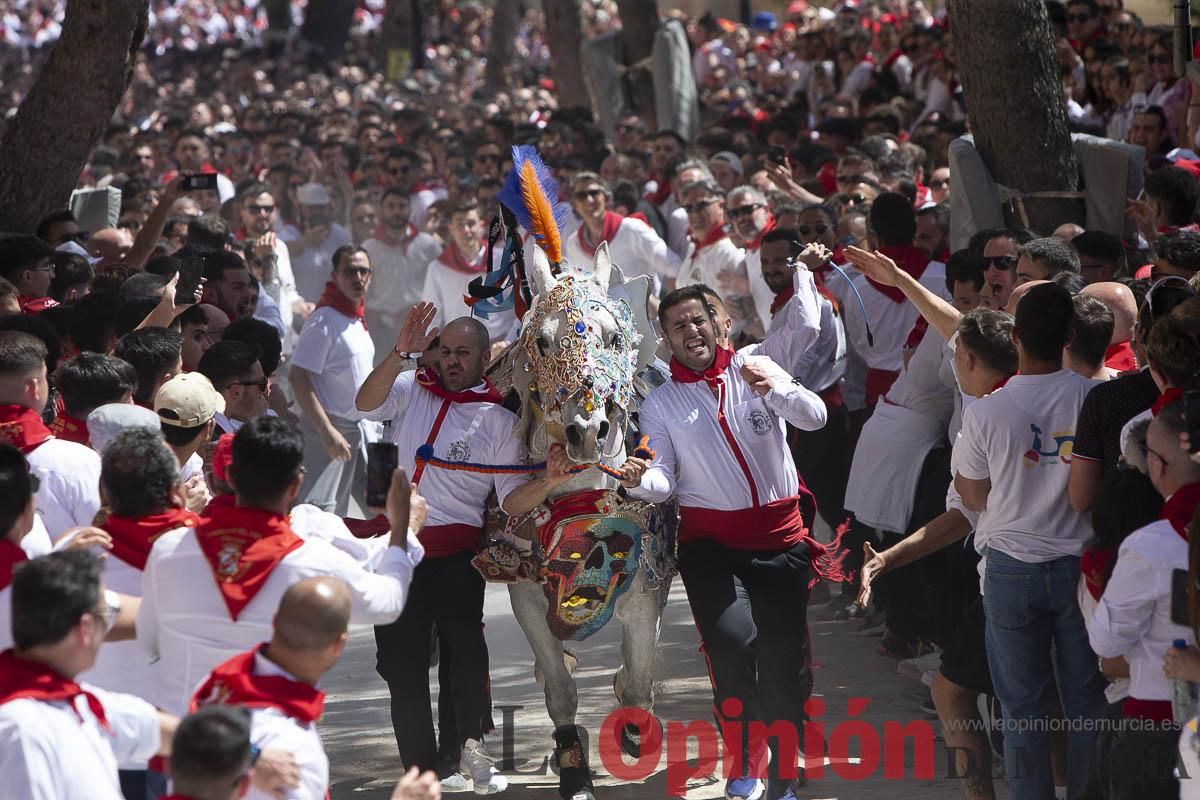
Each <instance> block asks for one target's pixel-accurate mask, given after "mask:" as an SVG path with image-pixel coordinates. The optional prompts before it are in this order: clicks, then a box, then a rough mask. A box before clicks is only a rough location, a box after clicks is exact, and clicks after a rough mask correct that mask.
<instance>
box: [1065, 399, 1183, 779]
mask: <svg viewBox="0 0 1200 800" xmlns="http://www.w3.org/2000/svg"><path fill="white" fill-rule="evenodd" d="M1187 428H1188V426H1187V421H1186V419H1185V415H1184V412H1183V403H1181V402H1175V403H1171V404H1170V405H1168V406H1166V407H1165V408H1164V409H1163V410H1162V411H1161V412H1160V413H1159V414H1158V416H1156V417H1155V418H1154V421H1153V422H1151V423H1150V428H1149V430H1148V431H1147V432H1146V452H1147V457H1146V467H1147V471H1148V474H1149V477H1150V481H1151V482H1152V483H1153V484H1154V488H1155V489H1157V490H1158V492H1159V494H1161V495H1162V496H1163V497H1164V498H1166V502H1165V503H1163V507H1162V519H1160V520H1159V521H1157V522H1153V523H1151V524H1149V525H1147V526H1145V527H1143V528H1140V529H1138V530H1136V531H1134V532H1133V533H1131V534H1130V535H1129V536H1128V538H1126V539H1125V541H1123V542H1122V543H1121V549H1120V551H1119V554H1118V556H1117V564H1116V567H1115V568H1114V569H1113V572H1112V577H1111V578H1109V580H1108V584H1107V585H1106V586H1105V589H1104V594H1103V595H1101V596H1100V600H1099V602H1098V604H1097V606H1096V611H1095V613H1094V615H1093V616H1092V617H1091V619H1088V620H1087V629H1088V638H1089V639H1090V640H1091V644H1092V649H1093V650H1095V651H1096V654H1097V655H1098V656H1102V657H1105V658H1116V657H1117V656H1124V657H1125V659H1126V660H1127V661H1128V662H1129V675H1130V684H1129V697H1127V698H1126V699H1125V701H1124V704H1123V706H1122V709H1121V710H1122V713H1123V715H1124V716H1125V717H1127V718H1130V717H1132V718H1137V719H1141V720H1150V721H1153V722H1154V723H1157V724H1156V725H1154V726H1146V725H1137V726H1135V725H1128V726H1124V727H1122V728H1119V729H1117V731H1116V732H1115V734H1114V736H1115V737H1116V741H1114V742H1113V746H1112V748H1111V749H1110V750H1108V751H1107V752H1109V753H1111V754H1112V761H1111V763H1102V764H1101V765H1100V770H1101V772H1102V774H1104V775H1105V777H1106V780H1105V781H1104V783H1103V785H1104V786H1105V788H1106V790H1107V791H1106V796H1108V797H1113V798H1117V799H1118V800H1123V799H1124V798H1135V797H1138V798H1141V797H1175V796H1177V794H1178V792H1179V782H1178V780H1177V779H1176V778H1174V777H1173V776H1172V772H1171V770H1170V769H1169V768H1167V769H1160V768H1158V766H1157V765H1160V764H1174V760H1175V755H1176V746H1177V744H1178V740H1179V731H1178V729H1177V728H1175V727H1173V726H1170V725H1169V724H1166V723H1170V722H1171V719H1172V714H1171V684H1170V679H1171V678H1183V679H1184V680H1194V679H1195V675H1194V667H1193V668H1192V670H1190V671H1188V672H1186V673H1184V672H1182V669H1183V667H1185V666H1191V665H1192V664H1194V662H1195V661H1196V658H1195V654H1194V653H1191V654H1188V653H1186V652H1185V653H1178V654H1175V657H1174V658H1170V659H1168V660H1167V664H1166V668H1165V669H1164V664H1163V659H1164V657H1165V656H1167V654H1168V653H1169V652H1171V651H1172V649H1173V644H1174V642H1175V640H1177V639H1182V640H1184V641H1185V642H1187V643H1189V644H1194V642H1195V637H1194V635H1193V633H1192V627H1191V626H1190V625H1180V624H1178V622H1177V620H1175V619H1174V618H1173V616H1174V615H1173V614H1172V612H1171V608H1172V600H1173V593H1172V585H1173V583H1172V578H1173V574H1174V573H1176V572H1179V571H1180V570H1182V571H1184V572H1185V573H1186V572H1187V569H1188V526H1189V525H1190V524H1191V521H1192V517H1193V516H1194V515H1195V513H1196V509H1197V507H1200V464H1197V463H1195V462H1194V461H1192V460H1191V459H1190V458H1189V457H1188V454H1187V452H1185V451H1184V450H1182V449H1181V448H1180V447H1179V437H1180V434H1182V433H1185V432H1186V431H1187ZM1188 656H1190V657H1188ZM1189 777H1191V776H1189Z"/></svg>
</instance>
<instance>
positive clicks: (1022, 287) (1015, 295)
mask: <svg viewBox="0 0 1200 800" xmlns="http://www.w3.org/2000/svg"><path fill="white" fill-rule="evenodd" d="M1041 283H1050V281H1042V280H1037V281H1025V282H1024V283H1021V284H1018V285H1017V286H1015V287H1014V288H1013V290H1012V294H1010V295H1009V296H1008V304H1007V305H1006V306H1004V310H1005V311H1006V312H1008V313H1009V314H1016V313H1017V303H1019V302H1020V301H1021V298H1022V297H1024V296H1025V293H1026V292H1028V291H1029V290H1030V289H1032V288H1033V287H1035V286H1037V285H1038V284H1041Z"/></svg>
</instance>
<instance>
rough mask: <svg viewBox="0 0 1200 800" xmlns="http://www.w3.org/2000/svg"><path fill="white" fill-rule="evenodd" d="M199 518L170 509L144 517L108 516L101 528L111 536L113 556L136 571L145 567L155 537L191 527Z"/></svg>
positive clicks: (190, 513) (181, 510)
mask: <svg viewBox="0 0 1200 800" xmlns="http://www.w3.org/2000/svg"><path fill="white" fill-rule="evenodd" d="M198 524H200V517H198V516H197V515H195V514H193V513H192V512H190V511H188V510H187V509H183V508H170V509H167V510H166V511H163V512H160V513H158V514H147V515H146V516H144V517H122V516H119V515H117V514H109V515H108V519H106V520H105V521H104V524H103V525H101V526H100V527H101V528H103V529H104V530H106V531H108V535H109V536H111V537H112V544H113V547H112V554H113V555H114V556H116V557H117V558H119V559H121V560H122V561H124V562H125V563H126V564H128V565H129V566H131V567H135V568H137V570H138V571H141V570H144V569H145V568H146V559H148V558H149V557H150V548H152V547H153V546H154V542H155V541H156V540H157V539H158V537H160V536H162V535H163V534H164V533H166V532H167V531H173V530H175V529H176V528H194V527H195V526H196V525H198Z"/></svg>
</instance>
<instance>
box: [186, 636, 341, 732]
mask: <svg viewBox="0 0 1200 800" xmlns="http://www.w3.org/2000/svg"><path fill="white" fill-rule="evenodd" d="M266 646H267V645H266V644H265V643H264V644H260V645H259V646H258V647H256V648H254V649H253V650H248V651H247V652H245V653H240V654H238V655H236V656H234V657H233V658H231V659H229V660H228V661H226V662H225V663H224V664H221V665H219V666H217V668H216V669H214V670H213V671H212V672H211V673H210V674H209V676H208V678H206V679H205V681H204V683H202V684H200V688H199V689H197V690H196V694H194V695H193V696H192V700H191V702H190V703H189V704H188V712H189V713H192V712H195V711H196V709H198V708H201V707H202V706H211V705H220V706H241V707H242V708H277V709H279V710H280V711H282V712H283V713H284V714H287V715H288V716H289V717H291V718H292V719H294V720H297V721H299V722H303V723H305V724H312V723H313V722H316V721H317V719H318V718H319V717H320V716H321V710H322V709H323V708H324V707H325V693H324V692H322V691H321V690H319V689H317V688H316V687H315V686H311V685H309V684H307V683H301V682H300V681H294V680H292V679H291V678H285V677H284V676H282V675H257V674H255V672H254V656H255V655H257V654H258V653H259V652H260V651H261V650H262V649H263V648H264V647H266Z"/></svg>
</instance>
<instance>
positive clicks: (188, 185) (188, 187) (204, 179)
mask: <svg viewBox="0 0 1200 800" xmlns="http://www.w3.org/2000/svg"><path fill="white" fill-rule="evenodd" d="M183 190H184V191H185V192H198V191H199V192H202V191H214V192H215V191H216V190H217V173H215V172H199V173H196V174H195V175H188V176H186V177H184V179H183Z"/></svg>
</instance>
